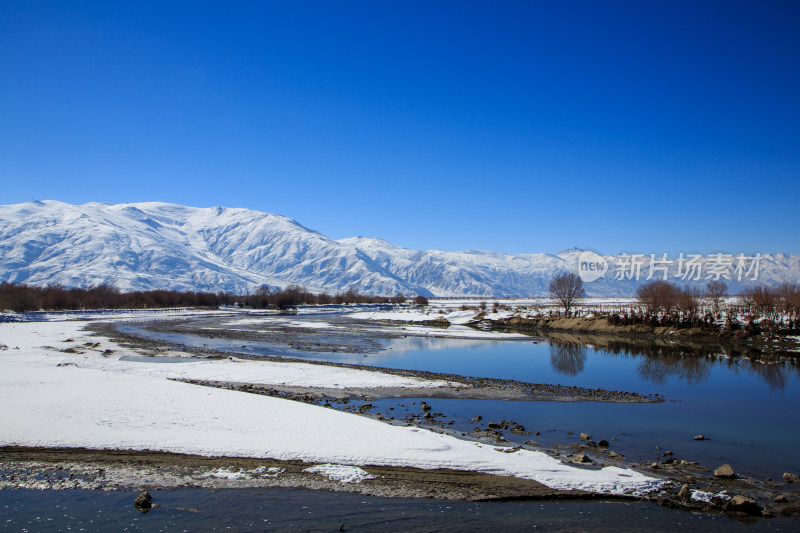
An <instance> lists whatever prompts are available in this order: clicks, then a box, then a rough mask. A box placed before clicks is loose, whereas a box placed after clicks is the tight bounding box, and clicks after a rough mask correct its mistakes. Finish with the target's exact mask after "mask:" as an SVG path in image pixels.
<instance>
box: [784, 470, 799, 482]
mask: <svg viewBox="0 0 800 533" xmlns="http://www.w3.org/2000/svg"><path fill="white" fill-rule="evenodd" d="M799 479H800V476H798V475H797V474H790V473H789V472H784V473H783V480H784V481H785V482H786V483H797V481H798V480H799Z"/></svg>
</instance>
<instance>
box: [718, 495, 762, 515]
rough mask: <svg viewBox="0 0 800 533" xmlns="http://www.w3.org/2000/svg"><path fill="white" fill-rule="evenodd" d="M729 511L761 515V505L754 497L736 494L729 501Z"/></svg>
mask: <svg viewBox="0 0 800 533" xmlns="http://www.w3.org/2000/svg"><path fill="white" fill-rule="evenodd" d="M726 510H727V511H735V512H738V513H746V514H749V515H760V514H761V507H760V506H759V505H758V502H756V501H755V500H754V499H753V498H748V497H747V496H734V497H733V498H731V499H730V501H729V502H728V505H727V508H726Z"/></svg>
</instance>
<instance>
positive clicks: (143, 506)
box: [133, 491, 153, 511]
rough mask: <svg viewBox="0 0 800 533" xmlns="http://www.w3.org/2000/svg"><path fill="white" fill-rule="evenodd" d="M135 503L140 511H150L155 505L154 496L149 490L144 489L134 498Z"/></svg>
mask: <svg viewBox="0 0 800 533" xmlns="http://www.w3.org/2000/svg"><path fill="white" fill-rule="evenodd" d="M133 505H134V506H135V507H136V508H137V509H139V510H140V511H142V510H146V511H149V510H150V508H151V507H153V497H152V496H150V493H149V492H147V491H144V492H142V493H141V494H139V495H138V496H137V497H136V499H135V500H133Z"/></svg>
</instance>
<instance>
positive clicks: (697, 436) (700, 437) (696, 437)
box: [694, 435, 708, 440]
mask: <svg viewBox="0 0 800 533" xmlns="http://www.w3.org/2000/svg"><path fill="white" fill-rule="evenodd" d="M694 440H708V438H706V437H704V436H703V435H695V436H694Z"/></svg>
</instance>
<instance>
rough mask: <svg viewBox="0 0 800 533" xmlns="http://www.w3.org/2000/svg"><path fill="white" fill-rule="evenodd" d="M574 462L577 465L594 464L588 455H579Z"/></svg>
mask: <svg viewBox="0 0 800 533" xmlns="http://www.w3.org/2000/svg"><path fill="white" fill-rule="evenodd" d="M573 460H574V461H575V462H576V463H591V462H592V460H591V458H590V457H589V456H588V455H586V454H585V453H579V454H578V455H576V456H575V458H574V459H573Z"/></svg>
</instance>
